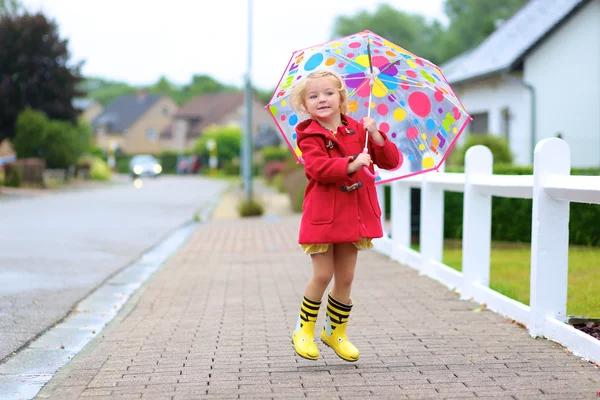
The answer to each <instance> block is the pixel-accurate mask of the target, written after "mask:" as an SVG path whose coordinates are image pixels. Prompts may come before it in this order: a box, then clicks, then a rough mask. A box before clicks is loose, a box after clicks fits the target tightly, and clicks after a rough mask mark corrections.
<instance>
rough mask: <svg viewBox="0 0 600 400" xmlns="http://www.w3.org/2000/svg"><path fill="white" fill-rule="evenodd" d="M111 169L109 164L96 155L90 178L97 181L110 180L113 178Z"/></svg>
mask: <svg viewBox="0 0 600 400" xmlns="http://www.w3.org/2000/svg"><path fill="white" fill-rule="evenodd" d="M111 175H112V174H111V171H110V168H109V167H108V164H107V163H106V162H105V161H104V160H102V159H101V158H98V157H95V158H94V159H93V160H92V166H91V168H90V178H92V179H93V180H95V181H108V180H110V178H111Z"/></svg>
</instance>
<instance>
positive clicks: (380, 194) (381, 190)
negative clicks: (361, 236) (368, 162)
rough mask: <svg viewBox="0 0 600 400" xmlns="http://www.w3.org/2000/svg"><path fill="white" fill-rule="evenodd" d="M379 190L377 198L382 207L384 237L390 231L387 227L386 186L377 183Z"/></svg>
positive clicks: (376, 187)
mask: <svg viewBox="0 0 600 400" xmlns="http://www.w3.org/2000/svg"><path fill="white" fill-rule="evenodd" d="M375 189H376V190H377V200H378V201H379V208H380V209H381V227H382V229H383V237H384V238H385V237H387V236H388V233H389V232H388V231H387V230H386V229H385V225H386V224H385V186H384V185H377V186H375Z"/></svg>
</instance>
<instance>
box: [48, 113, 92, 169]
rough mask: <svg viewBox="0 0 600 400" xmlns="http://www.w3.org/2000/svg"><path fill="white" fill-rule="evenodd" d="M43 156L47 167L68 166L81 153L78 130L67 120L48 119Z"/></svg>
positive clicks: (72, 163) (74, 161)
mask: <svg viewBox="0 0 600 400" xmlns="http://www.w3.org/2000/svg"><path fill="white" fill-rule="evenodd" d="M45 130H46V134H45V136H46V145H45V155H44V156H45V158H46V161H47V166H48V168H68V167H69V166H71V165H74V164H75V163H76V161H77V158H79V156H80V155H81V153H80V152H81V150H82V148H83V145H82V144H81V143H79V137H78V135H79V130H78V129H77V128H76V127H75V126H73V125H72V124H71V123H69V122H65V121H50V122H49V123H48V124H47V125H46V129H45Z"/></svg>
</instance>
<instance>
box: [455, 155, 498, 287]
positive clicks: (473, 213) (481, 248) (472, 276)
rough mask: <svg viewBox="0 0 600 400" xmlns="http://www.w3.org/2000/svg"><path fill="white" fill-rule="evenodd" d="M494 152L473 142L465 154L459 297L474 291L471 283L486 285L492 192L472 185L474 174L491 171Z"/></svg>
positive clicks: (490, 173) (487, 285)
mask: <svg viewBox="0 0 600 400" xmlns="http://www.w3.org/2000/svg"><path fill="white" fill-rule="evenodd" d="M492 168H493V156H492V152H491V151H490V149H488V148H487V147H485V146H473V147H471V148H470V149H469V150H467V153H466V154H465V192H464V201H463V204H464V206H463V235H462V240H463V242H462V273H463V287H462V292H461V298H463V299H469V298H471V297H472V295H473V284H475V283H479V284H481V285H484V286H486V287H489V283H490V249H491V243H492V196H491V195H489V194H481V193H480V192H478V190H477V189H476V188H475V187H473V184H472V182H473V180H474V179H475V178H478V179H481V178H482V177H485V176H491V175H492Z"/></svg>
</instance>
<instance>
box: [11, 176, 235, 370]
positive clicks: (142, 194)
mask: <svg viewBox="0 0 600 400" xmlns="http://www.w3.org/2000/svg"><path fill="white" fill-rule="evenodd" d="M227 187H228V183H226V182H222V181H216V180H211V179H206V178H201V177H174V176H163V177H160V178H159V179H151V180H147V181H146V180H145V181H143V185H142V187H141V188H136V187H134V186H133V184H132V181H131V180H129V179H121V180H120V181H119V182H118V184H114V185H105V186H94V188H93V189H91V190H80V189H78V190H67V191H61V192H56V193H53V194H49V195H44V194H40V193H36V194H35V195H30V196H28V197H19V198H18V199H17V198H15V197H14V196H7V197H8V198H9V200H8V201H0V215H1V219H0V221H1V222H0V338H1V340H0V360H2V361H6V360H7V359H8V357H10V356H11V354H13V353H14V352H15V351H16V350H17V349H19V348H21V347H22V346H24V345H25V344H27V343H28V342H30V341H31V340H33V339H34V338H36V337H37V336H38V335H39V334H40V333H41V332H44V331H45V330H46V329H48V328H49V327H51V326H53V325H54V324H56V322H58V321H60V320H61V319H63V318H64V317H65V316H66V315H68V313H69V312H70V311H71V309H72V308H73V306H74V305H75V304H76V303H77V302H78V301H80V300H81V299H83V298H85V297H86V296H87V295H88V294H90V293H91V291H92V290H93V289H94V288H96V287H97V286H98V285H99V284H101V283H103V282H104V281H106V280H107V279H109V278H110V277H111V276H113V275H114V274H115V273H116V272H118V271H119V270H121V269H122V268H124V267H125V266H127V265H128V264H130V263H132V262H133V261H135V260H136V259H138V258H139V257H140V256H141V255H142V254H143V253H144V252H146V251H147V250H149V249H150V248H151V247H152V246H154V245H155V244H156V243H158V242H160V241H161V240H163V239H164V238H165V237H167V236H168V235H169V234H170V233H172V232H173V231H175V230H176V229H178V228H180V227H181V226H183V225H184V224H186V223H190V222H191V221H193V220H194V217H195V216H196V215H197V214H203V213H206V212H207V210H209V209H211V208H214V206H215V204H216V203H217V202H218V200H219V199H220V197H221V194H222V192H223V191H224V190H225V189H226V188H227ZM200 217H202V216H200Z"/></svg>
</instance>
